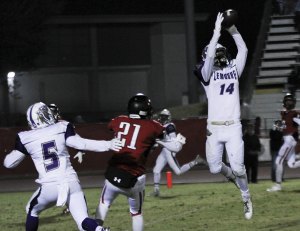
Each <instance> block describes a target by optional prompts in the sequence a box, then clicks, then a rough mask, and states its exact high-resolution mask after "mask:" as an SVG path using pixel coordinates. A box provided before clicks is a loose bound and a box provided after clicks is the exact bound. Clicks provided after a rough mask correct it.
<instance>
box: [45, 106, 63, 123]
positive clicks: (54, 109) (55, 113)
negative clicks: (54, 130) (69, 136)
mask: <svg viewBox="0 0 300 231" xmlns="http://www.w3.org/2000/svg"><path fill="white" fill-rule="evenodd" d="M48 107H49V108H50V110H51V112H52V114H53V117H54V119H55V122H58V120H60V119H61V116H60V111H59V109H58V107H57V106H56V104H54V103H51V104H49V105H48Z"/></svg>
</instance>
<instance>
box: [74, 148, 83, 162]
mask: <svg viewBox="0 0 300 231" xmlns="http://www.w3.org/2000/svg"><path fill="white" fill-rule="evenodd" d="M83 155H85V153H84V152H81V151H79V152H77V154H76V155H75V156H74V157H73V159H76V158H77V159H78V163H79V164H81V163H82V157H83Z"/></svg>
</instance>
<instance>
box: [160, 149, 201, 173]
mask: <svg viewBox="0 0 300 231" xmlns="http://www.w3.org/2000/svg"><path fill="white" fill-rule="evenodd" d="M166 157H167V161H168V164H169V166H170V168H171V169H172V170H173V171H174V173H175V174H176V175H181V174H183V173H185V172H187V171H189V170H190V169H191V168H192V167H194V166H195V165H196V164H198V158H197V157H196V159H195V160H192V161H191V162H189V163H186V164H184V165H182V166H181V167H180V165H179V163H178V161H177V159H176V153H173V152H170V151H167V153H166Z"/></svg>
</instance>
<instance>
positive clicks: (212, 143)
mask: <svg viewBox="0 0 300 231" xmlns="http://www.w3.org/2000/svg"><path fill="white" fill-rule="evenodd" d="M208 129H209V131H210V132H209V135H208V136H207V140H206V145H205V149H206V161H207V164H208V167H209V170H210V172H211V173H213V174H217V173H221V174H222V175H224V176H225V177H226V178H227V179H228V180H230V181H232V182H233V183H234V180H235V176H234V175H233V173H232V170H231V168H230V167H228V166H227V165H226V164H224V163H223V161H222V158H223V150H224V143H223V142H221V141H219V140H218V130H219V129H213V128H211V127H208Z"/></svg>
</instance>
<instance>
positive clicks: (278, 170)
mask: <svg viewBox="0 0 300 231" xmlns="http://www.w3.org/2000/svg"><path fill="white" fill-rule="evenodd" d="M282 172H283V165H282V164H276V183H278V184H281V181H282Z"/></svg>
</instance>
